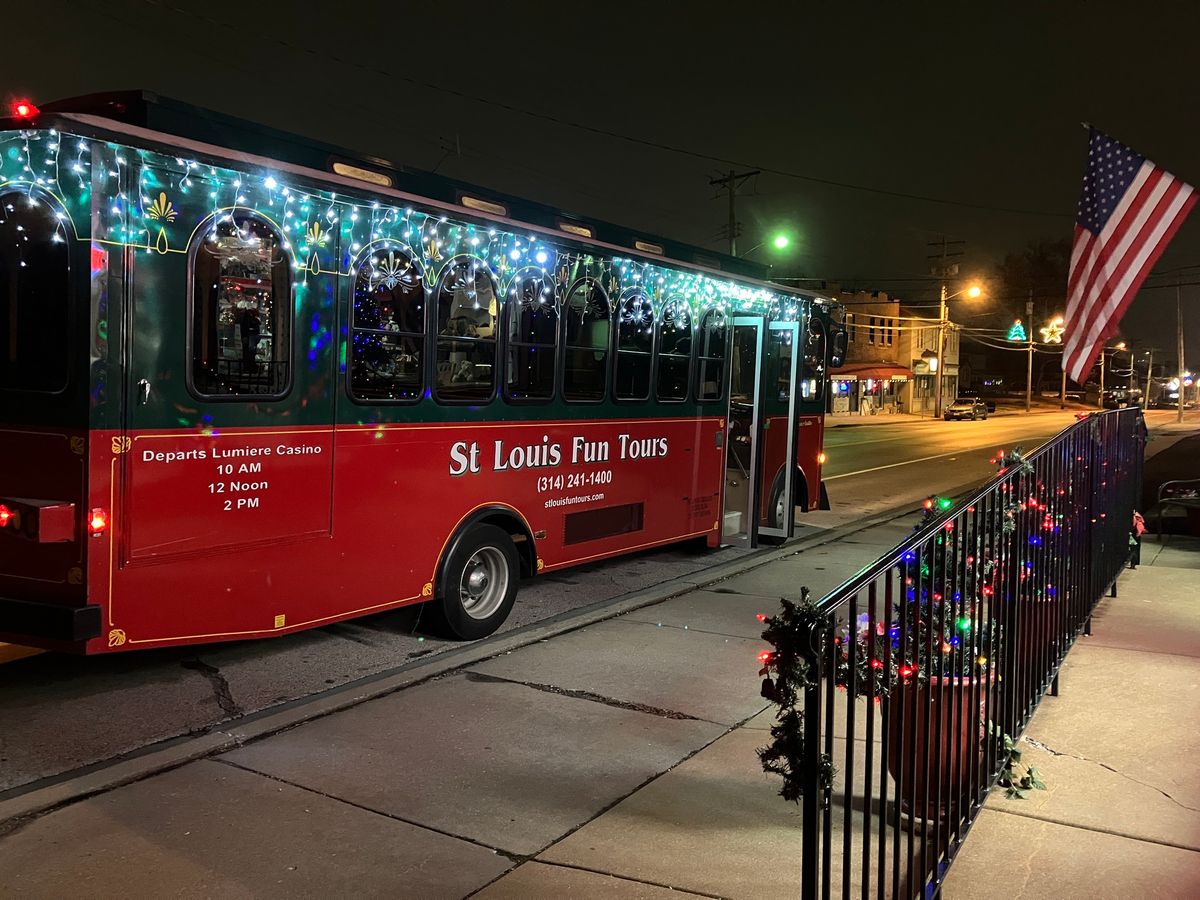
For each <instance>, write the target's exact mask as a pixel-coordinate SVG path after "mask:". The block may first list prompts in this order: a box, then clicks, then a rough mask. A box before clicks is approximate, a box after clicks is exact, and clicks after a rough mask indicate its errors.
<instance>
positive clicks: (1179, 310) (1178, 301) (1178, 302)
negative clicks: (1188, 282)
mask: <svg viewBox="0 0 1200 900" xmlns="http://www.w3.org/2000/svg"><path fill="white" fill-rule="evenodd" d="M1175 316H1176V318H1175V327H1176V329H1177V330H1178V332H1179V406H1178V408H1177V409H1176V411H1175V421H1176V422H1182V421H1183V379H1184V374H1183V373H1184V372H1186V371H1187V366H1185V365H1184V364H1183V288H1182V287H1181V286H1180V284H1179V276H1178V275H1176V276H1175Z"/></svg>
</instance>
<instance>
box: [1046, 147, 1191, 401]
mask: <svg viewBox="0 0 1200 900" xmlns="http://www.w3.org/2000/svg"><path fill="white" fill-rule="evenodd" d="M1195 203H1196V191H1195V190H1194V189H1193V188H1192V186H1191V185H1190V184H1184V183H1183V182H1182V181H1180V180H1179V179H1178V178H1176V177H1175V176H1174V175H1172V174H1171V173H1170V172H1166V171H1164V170H1162V169H1160V168H1159V167H1158V166H1156V165H1155V164H1154V163H1152V162H1150V160H1148V159H1146V158H1145V157H1144V156H1140V155H1139V154H1137V153H1135V152H1134V151H1133V150H1130V149H1129V148H1128V147H1126V146H1125V145H1124V144H1122V143H1120V142H1119V141H1115V140H1113V139H1112V138H1110V137H1109V136H1108V135H1106V134H1103V133H1101V132H1099V131H1097V130H1096V129H1095V128H1092V129H1091V137H1090V140H1089V141H1088V167H1087V174H1086V175H1084V177H1083V193H1082V194H1081V195H1080V197H1079V211H1078V214H1077V215H1076V221H1075V240H1074V244H1073V245H1072V247H1071V271H1070V275H1069V276H1068V278H1067V316H1066V319H1067V340H1066V343H1065V344H1064V346H1063V369H1064V370H1065V371H1066V372H1067V374H1068V375H1070V376H1071V380H1072V381H1075V382H1077V383H1078V384H1083V380H1084V379H1085V378H1086V377H1087V375H1088V373H1089V372H1090V371H1091V369H1092V365H1093V364H1094V363H1095V362H1096V356H1097V354H1098V353H1099V352H1100V350H1101V348H1102V347H1103V346H1104V342H1105V341H1107V340H1108V339H1109V338H1110V337H1112V336H1113V335H1114V334H1116V331H1117V325H1118V324H1120V321H1121V317H1122V316H1123V315H1125V310H1126V308H1127V307H1128V306H1129V304H1130V302H1131V301H1132V300H1133V298H1134V295H1136V294H1137V292H1138V288H1140V287H1141V286H1142V282H1143V281H1145V280H1146V276H1147V275H1148V274H1149V272H1150V269H1151V268H1153V267H1154V264H1155V263H1156V262H1157V261H1158V258H1159V256H1161V255H1162V252H1163V250H1165V249H1166V247H1167V244H1169V243H1170V242H1171V238H1173V237H1174V236H1175V232H1176V231H1177V230H1179V226H1180V225H1181V224H1183V220H1184V219H1186V218H1187V214H1188V213H1189V212H1191V209H1192V207H1193V206H1194V205H1195Z"/></svg>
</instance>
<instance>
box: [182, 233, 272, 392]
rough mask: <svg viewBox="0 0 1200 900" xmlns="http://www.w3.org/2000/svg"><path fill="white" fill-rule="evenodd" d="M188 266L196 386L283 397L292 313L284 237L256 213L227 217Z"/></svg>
mask: <svg viewBox="0 0 1200 900" xmlns="http://www.w3.org/2000/svg"><path fill="white" fill-rule="evenodd" d="M191 262H192V309H191V315H192V335H191V338H192V341H191V343H192V346H191V356H192V365H191V376H192V378H191V381H192V384H191V386H192V388H193V389H194V390H195V391H196V392H197V393H198V394H200V395H202V396H205V397H241V396H256V397H262V396H270V397H282V396H283V395H284V394H286V393H287V391H288V389H289V387H290V386H291V380H292V375H291V358H290V357H291V346H292V319H293V316H294V312H293V304H292V279H291V270H290V267H289V264H288V257H287V253H286V252H285V251H284V248H283V238H282V237H281V236H280V234H279V232H277V231H276V230H275V229H274V228H273V227H272V226H271V225H270V224H269V223H268V222H266V221H265V220H264V219H260V218H259V217H258V216H255V215H253V214H251V213H244V212H238V213H231V214H226V215H223V216H221V217H220V218H219V219H218V220H217V221H215V222H214V223H213V224H212V225H210V226H209V229H208V231H207V232H206V233H205V234H204V235H203V236H202V237H201V238H200V240H199V242H198V244H197V245H196V248H195V250H194V252H193V254H192V260H191Z"/></svg>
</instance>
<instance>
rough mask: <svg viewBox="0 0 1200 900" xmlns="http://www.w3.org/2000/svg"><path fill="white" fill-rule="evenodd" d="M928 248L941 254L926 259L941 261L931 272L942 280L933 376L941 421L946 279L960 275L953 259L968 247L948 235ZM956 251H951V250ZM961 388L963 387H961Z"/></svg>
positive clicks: (935, 405)
mask: <svg viewBox="0 0 1200 900" xmlns="http://www.w3.org/2000/svg"><path fill="white" fill-rule="evenodd" d="M926 246H927V247H938V248H940V252H937V253H931V254H929V255H928V256H927V257H926V258H927V259H929V260H931V261H933V260H940V265H933V266H931V268H930V271H931V273H932V274H933V275H936V276H937V277H938V278H939V279H940V284H939V288H940V291H939V298H938V334H937V371H936V372H934V374H933V417H934V418H935V419H940V418H941V417H942V375H943V373H944V372H945V369H946V361H945V360H944V359H942V356H943V355H944V354H945V351H946V327H947V326H948V325H949V324H950V322H949V312H948V311H947V309H946V279H947V278H953V277H954V276H956V275H957V274H958V263H951V262H950V259H951V258H952V257H959V256H962V255H963V252H964V250H963V248H964V247H965V246H966V241H952V240H949V239H948V238H947V237H946V235H944V234H943V235H942V236H941V238H940V239H939V240H936V241H928V242H927V243H926ZM951 247H954V248H955V249H953V250H951V249H950V248H951ZM959 386H960V387H961V385H959Z"/></svg>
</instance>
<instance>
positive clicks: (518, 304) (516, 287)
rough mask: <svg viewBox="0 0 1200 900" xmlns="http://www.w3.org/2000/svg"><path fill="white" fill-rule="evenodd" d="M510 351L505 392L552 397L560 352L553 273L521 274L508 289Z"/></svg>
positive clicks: (524, 397)
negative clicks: (555, 369)
mask: <svg viewBox="0 0 1200 900" xmlns="http://www.w3.org/2000/svg"><path fill="white" fill-rule="evenodd" d="M504 305H505V307H506V310H505V311H506V313H507V317H508V352H507V360H506V364H505V369H504V396H505V397H507V398H508V399H510V400H549V399H550V398H551V397H553V396H554V363H555V359H556V357H557V356H558V353H557V350H558V307H557V306H556V305H555V302H554V285H553V282H552V281H551V279H550V276H548V275H543V274H541V273H540V272H539V273H537V274H531V275H529V276H528V277H525V278H518V279H517V280H516V281H514V282H513V284H512V286H511V287H509V289H508V299H507V300H506V302H505V304H504Z"/></svg>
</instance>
